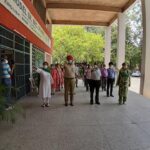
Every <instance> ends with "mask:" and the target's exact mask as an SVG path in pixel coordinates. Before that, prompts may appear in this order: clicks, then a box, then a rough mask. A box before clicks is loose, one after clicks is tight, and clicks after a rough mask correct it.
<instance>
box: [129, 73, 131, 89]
mask: <svg viewBox="0 0 150 150" xmlns="http://www.w3.org/2000/svg"><path fill="white" fill-rule="evenodd" d="M130 86H131V77H130V71H129V87H130Z"/></svg>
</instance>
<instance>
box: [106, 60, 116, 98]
mask: <svg viewBox="0 0 150 150" xmlns="http://www.w3.org/2000/svg"><path fill="white" fill-rule="evenodd" d="M107 72H108V76H107V97H109V96H111V97H114V95H113V84H114V82H115V70H114V68H113V63H112V62H110V63H109V68H108V69H107Z"/></svg>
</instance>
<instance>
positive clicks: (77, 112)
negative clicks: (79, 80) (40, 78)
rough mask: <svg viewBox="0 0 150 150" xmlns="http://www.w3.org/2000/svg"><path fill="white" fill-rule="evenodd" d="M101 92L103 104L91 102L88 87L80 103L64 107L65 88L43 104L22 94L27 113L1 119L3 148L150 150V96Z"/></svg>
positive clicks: (77, 100) (78, 91)
mask: <svg viewBox="0 0 150 150" xmlns="http://www.w3.org/2000/svg"><path fill="white" fill-rule="evenodd" d="M114 95H115V97H114V98H107V97H105V93H104V92H100V101H101V105H100V106H98V105H92V106H91V105H89V93H88V92H85V88H83V87H79V88H78V89H76V95H75V106H74V107H71V106H68V107H64V106H63V93H58V94H57V95H55V96H54V97H53V98H52V101H51V106H50V108H45V109H43V108H41V107H40V100H39V99H38V98H37V97H25V98H24V99H22V103H23V106H24V107H25V110H26V114H27V118H26V119H25V120H24V119H21V118H20V119H19V120H18V121H17V123H16V124H15V125H13V126H12V125H10V124H6V123H1V125H0V150H150V100H148V99H146V98H144V97H142V96H140V95H137V94H135V93H132V92H129V98H128V102H127V104H126V105H122V106H119V105H118V104H117V99H118V97H117V89H115V92H114Z"/></svg>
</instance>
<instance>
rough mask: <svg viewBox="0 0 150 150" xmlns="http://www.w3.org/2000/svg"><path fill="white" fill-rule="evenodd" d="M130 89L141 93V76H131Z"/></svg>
mask: <svg viewBox="0 0 150 150" xmlns="http://www.w3.org/2000/svg"><path fill="white" fill-rule="evenodd" d="M129 89H130V90H131V91H133V92H136V93H138V94H139V93H140V78H139V77H131V87H130V88H129Z"/></svg>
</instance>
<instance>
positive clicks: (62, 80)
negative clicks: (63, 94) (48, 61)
mask: <svg viewBox="0 0 150 150" xmlns="http://www.w3.org/2000/svg"><path fill="white" fill-rule="evenodd" d="M63 88H64V66H63V65H61V89H63Z"/></svg>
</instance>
